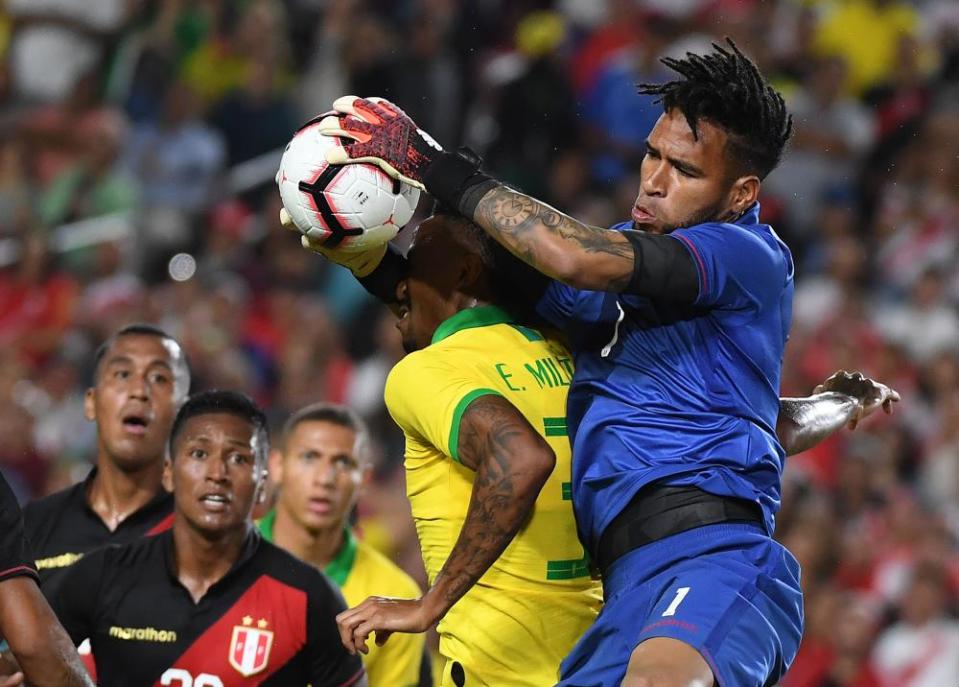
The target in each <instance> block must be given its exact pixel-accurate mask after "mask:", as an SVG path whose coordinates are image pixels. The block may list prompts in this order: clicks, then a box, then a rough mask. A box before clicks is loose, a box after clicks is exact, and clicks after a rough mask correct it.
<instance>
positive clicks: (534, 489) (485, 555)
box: [337, 395, 556, 653]
mask: <svg viewBox="0 0 959 687" xmlns="http://www.w3.org/2000/svg"><path fill="white" fill-rule="evenodd" d="M457 446H458V456H459V459H460V461H461V462H462V464H463V465H465V466H467V467H469V468H471V469H473V470H475V471H476V479H475V480H474V482H473V493H472V495H471V497H470V503H469V507H468V510H467V514H466V520H465V522H464V523H463V528H462V529H461V530H460V533H459V537H458V538H457V540H456V544H455V545H454V546H453V550H452V551H451V552H450V556H449V558H448V559H447V560H446V563H445V564H444V565H443V568H442V570H440V572H439V574H438V575H437V576H436V579H435V580H434V582H433V586H432V587H430V589H429V590H428V591H427V592H426V594H424V595H423V596H422V598H420V599H387V598H382V597H370V598H369V599H367V600H366V601H364V602H363V603H362V604H360V605H359V606H357V607H356V608H353V609H350V610H349V611H346V612H345V613H341V614H340V615H339V616H338V617H337V621H338V623H339V626H340V636H341V638H342V639H343V643H344V644H345V645H346V647H347V648H348V649H350V650H351V651H361V652H363V653H366V651H367V648H366V640H367V637H369V635H370V633H371V632H376V641H377V643H380V644H382V643H383V642H385V641H386V640H387V639H388V638H389V635H390V634H391V633H393V632H424V631H425V630H427V629H428V628H430V627H431V626H432V625H433V624H434V623H436V622H437V621H439V620H440V619H441V618H443V616H444V615H446V613H447V612H448V611H449V609H450V608H452V606H453V604H455V603H456V602H457V601H458V600H459V599H460V598H462V596H463V595H464V594H466V592H467V591H469V589H470V587H472V586H473V585H474V584H476V581H477V580H479V579H480V577H482V576H483V573H485V572H486V571H487V570H488V569H489V567H490V566H491V565H492V564H493V562H494V561H495V560H496V559H497V558H499V556H500V554H501V553H503V550H504V549H505V548H506V547H507V546H508V545H509V543H510V542H511V541H512V540H513V537H514V536H516V533H517V532H518V531H519V529H520V528H521V527H522V526H523V524H524V523H525V522H526V520H527V519H528V518H529V515H530V513H531V512H532V510H533V504H534V503H535V502H536V498H537V496H538V495H539V492H540V489H542V487H543V485H544V484H545V483H546V480H547V479H549V476H550V474H551V473H552V471H553V467H554V465H555V463H556V456H555V455H554V453H553V450H552V449H551V448H550V447H549V445H548V444H547V443H546V440H545V439H543V437H541V436H540V435H539V434H538V433H537V432H536V430H535V429H533V427H532V426H531V425H530V423H529V422H528V421H527V420H526V418H525V417H523V415H522V414H521V413H520V412H519V411H518V410H517V409H516V407H515V406H513V405H512V404H511V403H510V402H509V401H507V400H506V399H504V398H503V397H501V396H496V395H485V396H480V397H479V398H477V399H475V400H474V401H473V402H472V403H471V404H470V405H469V407H468V408H467V409H466V412H465V413H464V414H463V417H462V420H461V421H460V433H459V438H458V442H457Z"/></svg>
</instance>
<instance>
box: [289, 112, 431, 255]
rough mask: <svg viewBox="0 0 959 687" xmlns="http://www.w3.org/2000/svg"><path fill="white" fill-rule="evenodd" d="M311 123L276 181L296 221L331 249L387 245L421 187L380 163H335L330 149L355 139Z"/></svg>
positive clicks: (297, 137)
mask: <svg viewBox="0 0 959 687" xmlns="http://www.w3.org/2000/svg"><path fill="white" fill-rule="evenodd" d="M320 119H321V117H317V118H315V119H314V120H312V121H310V122H308V123H307V124H306V125H304V126H303V127H302V128H301V129H300V130H299V131H297V132H296V133H295V134H294V135H293V138H292V139H291V140H290V142H289V143H288V144H287V146H286V150H285V151H284V152H283V159H281V160H280V169H279V170H278V171H277V173H276V184H277V186H279V188H280V197H281V198H282V199H283V207H285V208H286V211H287V212H288V213H290V218H291V219H292V220H293V224H295V225H296V228H297V229H299V230H300V232H302V233H303V234H304V235H306V236H308V237H310V239H311V240H312V241H316V242H319V243H320V244H321V245H323V246H324V247H325V248H331V249H334V248H335V249H337V250H344V251H363V250H369V249H370V248H375V247H377V246H381V245H383V244H384V243H386V242H387V241H389V240H390V239H392V238H393V237H394V236H396V233H397V232H398V231H399V230H400V229H401V228H402V227H403V226H404V225H405V224H406V223H407V222H409V221H410V219H411V218H412V217H413V211H414V210H416V203H417V202H418V201H419V198H420V192H419V189H417V188H415V187H413V186H410V185H409V184H406V183H403V182H400V181H396V180H395V179H392V178H391V177H390V176H389V175H387V174H386V173H385V172H384V171H383V170H381V169H380V168H379V167H377V166H375V165H369V164H350V165H331V164H328V163H327V162H326V151H327V149H329V148H332V147H334V146H340V145H343V143H344V142H347V143H349V142H350V141H348V140H347V139H343V140H341V139H339V138H335V137H331V136H324V135H322V134H320V132H319V129H318V127H319V123H320Z"/></svg>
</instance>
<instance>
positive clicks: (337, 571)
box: [258, 403, 431, 687]
mask: <svg viewBox="0 0 959 687" xmlns="http://www.w3.org/2000/svg"><path fill="white" fill-rule="evenodd" d="M371 470H372V466H371V464H370V462H369V431H368V429H367V427H366V423H365V422H363V420H362V418H360V417H359V416H358V415H357V414H356V413H355V412H353V411H352V410H350V409H349V408H347V407H345V406H340V405H334V404H330V403H317V404H314V405H310V406H307V407H305V408H302V409H301V410H299V411H297V412H296V413H294V414H293V415H292V416H291V417H290V419H289V420H287V422H286V424H285V425H284V427H283V432H282V436H281V443H280V448H279V449H274V450H273V451H272V452H271V454H270V475H271V478H272V479H273V481H274V482H275V483H276V484H277V485H278V486H279V487H280V493H279V497H278V499H277V503H276V507H275V508H274V509H273V510H272V511H270V512H269V513H268V514H267V515H266V516H265V517H264V518H263V519H262V520H260V521H259V523H258V526H259V529H260V532H261V533H262V534H263V536H264V537H265V538H266V539H267V540H268V541H272V542H273V543H274V544H276V545H277V546H279V547H281V548H283V549H286V550H287V551H289V552H290V553H292V554H293V555H295V556H297V557H298V558H300V559H301V560H304V561H306V562H308V563H312V564H313V565H315V566H316V567H318V568H320V569H322V570H323V571H324V572H325V573H326V574H327V575H328V576H329V577H330V578H331V579H332V580H333V581H334V582H336V584H337V585H339V587H340V589H341V590H342V592H343V596H344V598H345V599H346V602H347V604H349V605H351V606H354V605H356V604H358V603H360V602H361V601H363V600H364V599H366V598H367V597H369V596H370V595H372V594H386V595H389V596H398V597H411V596H413V597H415V596H419V594H420V588H419V586H418V585H417V584H416V582H414V581H413V579H412V578H411V577H410V576H409V575H407V574H406V573H405V572H403V571H402V570H401V569H400V568H399V567H398V566H397V565H396V564H395V563H393V562H392V561H390V560H389V559H388V558H386V557H385V556H383V555H382V554H381V553H379V552H378V551H376V550H375V549H373V548H372V547H371V546H369V545H368V544H365V543H364V542H362V541H360V540H358V539H357V538H356V537H355V536H354V535H353V533H352V531H351V530H350V527H349V523H348V518H349V515H350V512H351V511H352V509H353V507H354V506H355V505H356V501H357V498H358V497H359V495H360V490H361V489H362V486H363V483H364V482H365V481H366V480H367V479H368V478H369V476H370V474H371ZM424 644H425V639H424V636H423V635H422V634H403V635H400V636H398V637H395V638H394V639H393V641H391V642H390V643H389V644H386V645H383V646H381V647H378V646H375V645H374V646H372V647H371V648H370V652H369V653H368V654H366V655H365V656H364V657H363V664H364V666H365V667H366V672H367V679H368V680H369V684H370V687H421V686H424V687H425V685H429V684H431V681H430V678H429V667H428V665H425V666H424V665H423V659H424V656H425V654H424ZM421 673H422V674H421Z"/></svg>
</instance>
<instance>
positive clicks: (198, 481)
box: [53, 391, 366, 687]
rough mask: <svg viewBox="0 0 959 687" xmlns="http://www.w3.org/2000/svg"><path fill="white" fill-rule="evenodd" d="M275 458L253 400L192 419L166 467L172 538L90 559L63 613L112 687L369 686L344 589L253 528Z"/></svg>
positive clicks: (70, 577)
mask: <svg viewBox="0 0 959 687" xmlns="http://www.w3.org/2000/svg"><path fill="white" fill-rule="evenodd" d="M268 450H269V446H268V439H267V434H266V418H265V417H264V415H263V413H262V411H261V410H260V409H259V408H257V407H256V406H255V405H254V404H253V402H252V401H250V400H249V399H248V398H246V397H245V396H243V395H242V394H237V393H233V392H226V391H214V392H207V393H203V394H199V395H197V396H194V397H192V398H191V399H190V400H188V401H187V402H186V403H185V404H184V405H183V407H182V408H181V409H180V412H179V413H178V414H177V417H176V420H175V421H174V423H173V428H172V430H171V433H170V449H169V456H170V457H169V458H168V459H167V461H166V467H165V470H164V484H165V485H166V486H167V487H168V488H171V489H172V491H173V494H174V517H173V527H172V528H171V530H170V531H168V532H164V533H162V534H159V535H157V536H155V537H148V538H144V539H141V540H139V541H136V542H134V543H132V544H126V545H124V546H120V547H107V548H105V549H100V550H99V551H95V552H93V553H91V554H89V555H87V556H84V558H83V559H82V560H80V561H79V562H77V563H76V564H75V565H74V566H73V567H72V568H71V570H70V571H69V573H68V574H67V576H66V579H65V580H64V583H63V584H62V585H61V586H60V589H59V592H58V594H57V596H56V598H55V599H54V602H53V605H54V608H55V610H56V611H57V614H58V616H59V617H60V621H61V622H62V623H63V625H64V627H65V628H66V630H67V632H68V633H69V634H70V636H71V637H72V638H73V639H74V641H75V642H79V641H80V640H82V639H83V638H84V637H90V639H91V641H92V644H93V651H94V653H95V654H96V656H97V667H98V670H99V684H100V685H101V687H111V686H113V685H123V686H124V687H126V686H129V685H138V686H139V685H155V686H157V687H159V686H167V687H241V686H244V687H245V686H246V685H266V686H269V685H282V686H284V687H292V686H294V685H306V684H310V685H312V687H348V686H353V685H365V684H366V679H365V676H364V673H363V667H362V664H361V663H360V660H359V657H356V656H351V655H350V654H349V653H348V652H347V651H346V649H345V648H344V647H343V645H342V643H341V642H340V639H339V632H338V630H337V627H336V620H335V616H336V614H337V613H338V612H340V611H341V610H343V609H345V608H346V606H345V604H344V602H343V599H342V597H340V595H339V593H338V592H337V591H336V590H335V587H334V586H333V585H332V583H331V582H329V580H327V579H326V577H325V576H324V575H323V574H322V573H321V572H319V571H318V570H316V569H315V568H314V567H313V566H310V565H307V564H306V563H303V562H301V561H299V560H297V559H296V558H294V557H293V556H291V555H290V554H288V553H286V552H284V551H282V550H281V549H279V548H277V547H275V546H273V545H272V544H270V543H269V542H266V541H264V540H263V539H262V537H261V536H260V535H259V534H258V533H257V531H256V530H255V529H254V527H253V521H252V512H253V507H254V505H255V504H256V503H257V501H258V500H260V499H262V498H263V493H264V491H263V490H264V487H265V483H266V459H267V453H268Z"/></svg>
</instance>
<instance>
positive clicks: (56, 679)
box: [0, 475, 93, 687]
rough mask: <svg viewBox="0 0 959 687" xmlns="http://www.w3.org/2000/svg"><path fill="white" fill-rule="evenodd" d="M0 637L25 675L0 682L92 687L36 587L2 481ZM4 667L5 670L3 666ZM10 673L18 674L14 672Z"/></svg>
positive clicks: (16, 513) (16, 511) (13, 504)
mask: <svg viewBox="0 0 959 687" xmlns="http://www.w3.org/2000/svg"><path fill="white" fill-rule="evenodd" d="M0 636H2V637H5V638H6V641H7V643H8V644H9V645H10V650H11V651H12V652H13V655H14V656H15V657H16V659H17V661H18V662H19V664H20V671H21V674H20V675H17V674H16V673H14V674H12V675H6V676H5V678H6V679H4V678H0V683H2V684H4V685H6V684H19V682H18V681H19V680H20V679H21V678H23V677H26V679H28V680H29V681H30V684H32V685H35V686H36V687H48V686H49V687H87V686H88V685H92V684H93V683H92V682H90V679H89V678H88V677H87V675H86V671H84V669H83V666H82V665H81V664H80V657H79V656H77V652H76V651H75V650H74V648H73V645H72V644H71V643H70V638H69V637H67V635H66V634H65V633H64V631H63V628H62V627H61V626H60V623H58V622H57V619H56V617H54V615H53V611H51V610H50V606H48V605H47V602H46V599H44V598H43V595H42V594H41V593H40V589H39V588H38V587H37V571H36V569H35V568H34V567H33V560H32V557H31V556H30V554H29V552H28V551H27V546H26V542H25V541H24V538H23V516H22V515H21V513H20V506H19V505H17V500H16V498H15V497H14V495H13V492H12V491H11V490H10V485H8V484H7V480H6V479H5V478H4V477H3V475H0ZM4 667H6V666H4ZM11 670H15V668H12V667H11Z"/></svg>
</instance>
